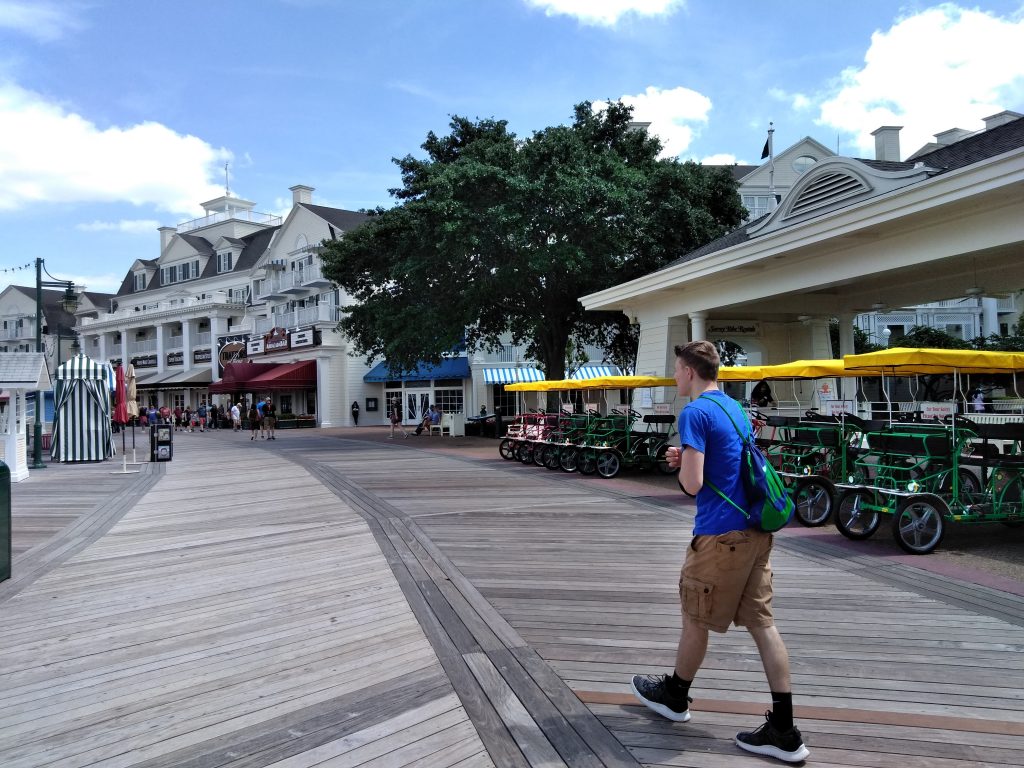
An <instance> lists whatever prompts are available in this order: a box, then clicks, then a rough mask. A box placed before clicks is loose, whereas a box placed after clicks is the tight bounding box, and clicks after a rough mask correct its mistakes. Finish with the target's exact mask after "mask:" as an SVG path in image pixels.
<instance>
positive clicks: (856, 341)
mask: <svg viewBox="0 0 1024 768" xmlns="http://www.w3.org/2000/svg"><path fill="white" fill-rule="evenodd" d="M828 335H829V341H830V342H831V343H832V357H834V358H835V359H837V360H838V359H839V358H841V357H842V355H841V354H839V321H838V320H833V321H832V322H830V323H829V325H828ZM880 349H885V347H884V346H883V345H881V344H875V343H874V342H873V341H871V335H870V334H869V333H868V332H867V331H865V330H862V329H861V328H858V327H857V326H853V353H854V354H855V355H862V354H864V353H865V352H877V351H878V350H880Z"/></svg>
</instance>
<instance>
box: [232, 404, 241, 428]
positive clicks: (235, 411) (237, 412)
mask: <svg viewBox="0 0 1024 768" xmlns="http://www.w3.org/2000/svg"><path fill="white" fill-rule="evenodd" d="M231 423H232V424H233V425H234V427H235V432H240V431H241V430H242V409H241V408H240V407H239V404H238V403H235V404H234V405H232V406H231Z"/></svg>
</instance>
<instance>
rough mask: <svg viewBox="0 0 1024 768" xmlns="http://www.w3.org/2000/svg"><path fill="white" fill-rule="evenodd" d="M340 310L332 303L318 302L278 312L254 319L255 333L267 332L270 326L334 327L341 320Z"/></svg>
mask: <svg viewBox="0 0 1024 768" xmlns="http://www.w3.org/2000/svg"><path fill="white" fill-rule="evenodd" d="M341 315H342V312H341V310H340V309H339V308H338V307H336V306H334V305H333V304H318V305H317V306H315V307H304V308H302V309H293V310H292V311H291V312H278V313H275V314H273V315H271V316H270V317H260V318H257V319H256V333H257V334H263V333H269V332H270V330H271V329H272V328H302V327H304V326H308V325H329V326H331V327H334V326H335V325H337V324H338V321H339V320H341Z"/></svg>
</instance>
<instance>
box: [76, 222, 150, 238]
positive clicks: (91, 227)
mask: <svg viewBox="0 0 1024 768" xmlns="http://www.w3.org/2000/svg"><path fill="white" fill-rule="evenodd" d="M159 226H160V222H158V221H156V220H155V219H121V220H120V221H90V222H88V223H83V224H76V225H75V229H77V230H80V231H82V232H127V233H128V234H132V235H138V234H142V233H145V234H147V235H148V234H152V233H153V232H155V231H156V230H157V228H158V227H159Z"/></svg>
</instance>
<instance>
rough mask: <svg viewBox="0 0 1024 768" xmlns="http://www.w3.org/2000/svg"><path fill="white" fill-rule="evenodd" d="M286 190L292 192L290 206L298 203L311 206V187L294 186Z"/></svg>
mask: <svg viewBox="0 0 1024 768" xmlns="http://www.w3.org/2000/svg"><path fill="white" fill-rule="evenodd" d="M288 189H290V190H291V192H292V205H298V204H299V203H306V204H307V205H308V204H312V202H313V187H305V186H303V185H302V184H296V185H295V186H294V187H288Z"/></svg>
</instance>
